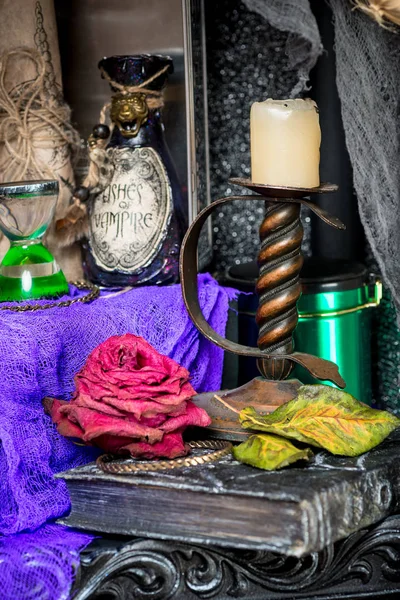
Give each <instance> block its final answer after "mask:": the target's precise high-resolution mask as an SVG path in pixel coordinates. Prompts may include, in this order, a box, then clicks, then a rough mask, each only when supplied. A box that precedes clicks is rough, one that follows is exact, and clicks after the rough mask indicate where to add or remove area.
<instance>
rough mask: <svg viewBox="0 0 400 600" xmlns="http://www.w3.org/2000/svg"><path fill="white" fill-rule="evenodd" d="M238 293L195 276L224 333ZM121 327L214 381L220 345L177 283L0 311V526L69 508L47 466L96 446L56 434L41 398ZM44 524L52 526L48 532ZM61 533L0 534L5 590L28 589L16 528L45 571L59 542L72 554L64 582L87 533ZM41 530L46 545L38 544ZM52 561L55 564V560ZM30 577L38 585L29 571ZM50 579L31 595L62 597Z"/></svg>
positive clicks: (30, 526) (200, 386)
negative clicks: (192, 314)
mask: <svg viewBox="0 0 400 600" xmlns="http://www.w3.org/2000/svg"><path fill="white" fill-rule="evenodd" d="M75 293H77V292H76V291H75ZM236 293H237V292H236V291H234V290H230V289H227V288H221V287H220V286H219V285H218V284H217V283H216V282H215V281H214V280H213V279H212V277H211V276H210V275H201V276H199V300H200V304H201V307H202V310H203V312H204V315H205V317H206V318H207V319H208V321H209V323H210V324H211V325H212V326H213V327H214V329H216V330H217V331H218V332H219V333H221V334H223V333H224V331H225V326H226V321H227V316H228V309H229V301H230V300H231V299H233V298H234V297H235V296H236ZM126 332H130V333H134V334H136V335H141V336H143V337H144V338H145V339H146V340H147V341H148V342H150V343H151V344H152V345H153V346H154V347H155V348H156V349H157V350H158V351H160V352H162V353H164V354H168V355H169V356H170V357H172V358H174V359H175V360H176V361H177V362H179V363H180V364H182V365H183V366H185V367H186V368H187V369H188V370H189V371H190V373H191V376H192V385H193V387H194V388H195V389H196V390H197V391H207V390H213V389H218V388H219V386H220V382H221V374H222V362H223V352H222V351H221V350H220V349H219V348H217V347H215V346H214V345H212V344H211V343H209V342H208V341H207V340H205V339H204V338H203V337H202V336H201V335H200V334H199V332H198V331H197V329H196V328H195V327H194V325H193V324H192V322H191V321H190V318H189V316H188V314H187V312H186V309H185V307H184V304H183V300H182V295H181V289H180V286H179V285H175V286H170V287H164V288H158V287H149V288H138V289H134V290H130V291H128V292H125V293H122V294H118V293H116V294H110V293H106V294H102V296H101V297H100V299H98V300H96V301H94V302H93V303H91V304H87V305H85V304H74V305H72V306H70V307H68V308H53V309H49V310H44V311H38V312H27V313H14V312H9V311H5V312H0V356H1V361H0V534H2V535H10V534H15V533H17V532H20V531H22V530H34V529H35V528H37V527H40V526H41V525H42V524H43V523H45V522H46V521H48V520H49V519H54V518H57V517H59V516H61V515H62V514H63V513H65V512H66V511H67V510H68V508H69V498H68V493H67V489H66V486H65V484H64V482H63V481H60V480H55V479H54V478H53V474H54V473H57V472H60V471H63V470H65V469H68V468H71V467H74V466H77V465H80V464H84V463H86V462H88V461H90V460H92V458H93V451H91V450H90V449H86V448H82V447H78V446H76V445H74V444H73V443H72V442H71V441H70V440H67V439H65V438H62V437H61V436H60V435H59V434H58V433H57V431H56V429H55V427H54V426H53V424H52V423H51V421H50V418H49V417H48V416H46V415H45V414H44V412H43V409H42V405H41V401H42V398H43V397H44V396H47V395H49V396H54V397H58V398H63V399H68V398H70V396H71V393H72V391H73V389H74V384H73V377H74V375H75V374H76V372H77V371H78V370H79V369H80V368H81V367H82V366H83V364H84V362H85V360H86V358H87V356H88V355H89V353H90V352H91V351H92V350H93V349H94V348H95V347H96V346H97V345H98V344H100V343H101V342H103V341H104V340H105V339H107V338H108V337H110V336H111V335H118V334H119V335H121V334H123V333H126ZM48 527H51V528H52V529H51V530H50V533H49V535H46V532H47V531H48V529H46V528H48ZM58 531H59V532H60V534H59V537H57V536H58V533H57V532H58ZM67 533H68V535H67ZM67 533H66V531H65V528H61V527H58V526H56V525H54V526H49V525H46V526H45V527H44V528H42V529H41V530H39V531H37V532H35V533H30V534H26V533H24V534H19V535H11V536H10V537H8V538H0V541H1V545H0V585H1V589H3V590H5V589H7V590H8V593H9V596H8V597H9V598H13V599H14V600H19V599H21V600H22V599H25V598H26V597H28V596H26V594H25V595H24V591H23V590H26V589H28V588H29V585H28V582H27V580H26V578H27V577H30V576H31V575H29V573H31V571H32V569H31V570H29V569H28V568H26V565H25V563H24V561H23V560H19V561H18V560H16V558H15V555H16V553H17V554H18V553H21V552H22V551H23V547H24V542H23V538H22V536H27V535H28V536H30V537H29V544H30V547H31V548H32V547H34V543H35V542H34V540H35V539H37V542H38V553H39V554H40V560H41V561H43V560H45V562H46V560H47V566H46V568H45V567H43V568H42V571H43V573H44V576H46V575H45V574H46V573H47V572H50V571H51V568H50V567H51V562H52V560H53V558H52V555H53V554H54V555H55V556H58V557H59V553H60V547H65V549H66V550H65V555H67V554H68V556H69V560H65V563H64V564H65V569H64V571H62V572H63V573H64V575H65V581H66V582H67V587H69V584H70V583H71V578H72V575H71V573H72V566H71V565H72V563H73V560H76V556H77V553H78V551H79V549H80V548H81V547H83V546H84V545H85V544H86V543H87V541H88V539H89V538H88V536H87V535H84V534H81V533H74V534H73V535H72V533H71V532H67ZM35 536H37V537H36V538H35ZM26 539H28V538H26ZM44 539H45V540H46V544H47V545H46V552H45V553H44V552H42V553H41V552H40V548H41V547H42V546H41V544H42V542H43V540H44ZM60 545H61V546H60ZM63 545H64V546H63ZM52 548H53V550H52ZM74 552H75V554H74ZM74 556H75V558H74ZM44 557H47V559H45V558H44ZM9 560H13V561H14V564H15V565H17V564H19V565H20V567H21V568H20V571H19V572H18V574H16V571H15V569H13V570H10V569H9V568H8V567H7V563H8V562H9ZM54 560H55V559H54ZM59 562H60V561H59ZM61 563H62V561H61ZM48 567H49V568H50V570H49V569H48ZM58 568H61V570H62V567H60V565H58ZM17 575H18V576H17ZM31 583H32V586H36V583H35V581H34V580H33V579H32V582H31ZM58 584H59V582H57V585H58ZM47 585H48V582H46V584H43V588H41V587H40V586H37V587H36V588H35V589H37V590H38V592H37V594H36V595H32V596H29V598H30V597H32V598H37V599H39V598H40V599H42V598H48V599H51V598H62V597H65V596H63V595H62V594H61V595H60V594H59V593H58V591H57V592H56V588H55V587H54V586H53V587H54V589H53V592H54V594H56V595H54V594H53V592H52V594H53V595H52V594H49V593H47V595H43V593H42V592H41V591H40V590H41V589H43V590H46V589H47ZM33 589H34V587H32V590H33ZM65 589H67V588H65ZM40 594H42V595H40Z"/></svg>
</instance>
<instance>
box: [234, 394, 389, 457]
mask: <svg viewBox="0 0 400 600" xmlns="http://www.w3.org/2000/svg"><path fill="white" fill-rule="evenodd" d="M239 418H240V422H241V424H242V426H243V427H244V428H245V429H254V430H257V431H267V432H269V433H274V434H276V435H281V436H283V437H286V438H292V439H295V440H299V441H300V442H305V443H306V444H310V445H312V446H317V447H318V448H325V449H326V450H329V452H332V454H340V455H342V456H358V455H359V454H363V453H364V452H367V451H368V450H371V448H374V447H375V446H377V445H378V444H380V443H381V442H382V441H383V440H384V439H385V438H386V437H387V436H388V435H389V433H391V432H392V431H393V430H394V429H396V427H399V426H400V419H398V418H397V417H395V416H394V415H392V414H390V413H388V412H386V411H383V410H375V409H373V408H370V407H369V406H366V405H365V404H362V403H361V402H358V400H356V399H355V398H353V396H350V394H347V393H346V392H343V391H341V390H338V389H336V388H333V387H330V386H326V385H304V386H302V387H301V388H299V391H298V395H297V397H296V398H294V399H293V400H290V402H287V403H286V404H283V405H282V406H280V407H279V408H278V409H277V410H276V411H275V412H273V413H271V414H269V415H265V416H262V415H259V414H258V413H257V412H256V411H255V410H254V408H252V407H248V408H245V409H244V410H242V411H241V413H240V415H239Z"/></svg>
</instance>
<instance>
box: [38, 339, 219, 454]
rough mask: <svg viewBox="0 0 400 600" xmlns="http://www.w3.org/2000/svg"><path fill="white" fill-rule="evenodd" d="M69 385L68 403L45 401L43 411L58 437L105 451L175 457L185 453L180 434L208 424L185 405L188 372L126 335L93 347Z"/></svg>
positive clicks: (192, 406) (199, 411)
mask: <svg viewBox="0 0 400 600" xmlns="http://www.w3.org/2000/svg"><path fill="white" fill-rule="evenodd" d="M75 384H76V391H75V394H74V396H73V398H72V400H71V402H64V401H62V400H57V399H53V398H45V400H44V406H45V410H46V412H47V413H48V414H50V416H51V418H52V419H53V421H54V422H55V423H56V424H57V429H58V431H59V432H60V433H61V434H62V435H64V436H67V437H74V438H80V439H82V440H84V441H85V442H88V443H91V444H93V445H96V446H99V447H100V448H102V449H104V450H106V451H107V452H112V453H128V452H129V453H130V454H131V455H132V456H135V457H146V458H156V457H166V458H176V457H178V456H183V455H185V454H186V453H187V451H188V448H187V446H186V445H185V444H184V442H183V438H182V432H183V431H184V429H185V428H186V427H188V426H190V425H195V426H200V427H206V426H207V425H209V424H210V423H211V419H210V417H209V416H208V415H207V413H206V412H205V411H204V410H203V409H201V408H198V407H197V406H196V405H195V404H193V402H190V401H189V399H190V398H191V397H192V396H193V395H194V394H195V393H196V392H195V390H194V389H193V388H192V386H191V385H190V383H189V372H188V371H187V370H186V369H185V368H184V367H181V366H180V365H179V364H178V363H176V362H175V361H174V360H172V359H171V358H168V357H167V356H164V355H162V354H160V353H159V352H157V350H155V349H154V348H153V347H152V346H151V345H150V344H149V343H148V342H146V341H145V340H144V339H143V338H141V337H138V336H135V335H132V334H129V333H127V334H125V335H122V336H113V337H111V338H109V339H108V340H106V341H105V342H103V343H102V344H100V346H98V347H97V348H95V350H93V352H92V353H91V354H90V356H89V357H88V359H87V361H86V364H85V366H84V367H83V368H82V369H81V371H80V372H79V373H78V374H77V375H76V377H75Z"/></svg>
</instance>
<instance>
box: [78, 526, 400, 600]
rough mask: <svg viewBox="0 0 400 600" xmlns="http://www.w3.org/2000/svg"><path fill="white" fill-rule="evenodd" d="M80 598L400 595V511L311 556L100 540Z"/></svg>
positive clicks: (88, 556)
mask: <svg viewBox="0 0 400 600" xmlns="http://www.w3.org/2000/svg"><path fill="white" fill-rule="evenodd" d="M72 597H73V599H74V600H89V599H90V600H128V599H129V600H131V599H132V598H135V599H138V600H139V599H144V598H146V599H148V600H194V599H195V598H201V599H204V600H205V599H212V598H218V600H228V599H229V600H232V599H233V598H240V599H243V600H269V599H271V600H274V599H281V600H283V599H287V600H288V599H291V600H300V599H302V600H333V599H335V600H339V599H343V600H344V599H345V598H346V599H347V600H350V599H351V600H357V599H361V598H374V599H375V598H393V599H395V598H400V516H393V517H389V518H388V519H386V520H385V521H383V522H382V523H381V524H379V525H375V526H373V527H371V528H369V529H364V530H361V531H359V532H357V533H355V534H353V535H351V536H350V537H348V538H347V539H346V540H344V541H341V542H338V543H336V544H335V545H334V546H330V547H328V548H326V549H325V550H324V551H322V552H319V553H315V554H311V555H309V556H307V557H304V558H300V559H298V558H293V557H292V558H289V557H285V556H282V555H279V554H274V553H270V552H256V551H238V550H236V551H235V550H226V549H219V548H216V547H207V546H194V545H189V544H181V543H176V542H164V541H157V540H145V539H140V538H135V539H133V540H130V541H121V540H112V539H109V540H107V539H103V540H97V541H95V542H94V543H93V544H91V546H89V547H88V548H87V549H86V550H85V551H84V552H83V553H82V555H81V565H80V568H79V572H78V574H77V580H76V583H75V587H74V589H73V592H72Z"/></svg>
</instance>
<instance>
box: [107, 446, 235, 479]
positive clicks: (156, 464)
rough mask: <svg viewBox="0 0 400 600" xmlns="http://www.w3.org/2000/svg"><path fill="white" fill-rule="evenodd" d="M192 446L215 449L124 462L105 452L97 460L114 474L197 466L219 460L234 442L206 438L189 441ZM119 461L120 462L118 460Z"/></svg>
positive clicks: (227, 452)
mask: <svg viewBox="0 0 400 600" xmlns="http://www.w3.org/2000/svg"><path fill="white" fill-rule="evenodd" d="M189 446H190V447H191V448H200V449H204V450H214V452H210V453H209V454H204V455H202V456H186V457H184V458H173V459H170V460H152V461H148V462H138V463H137V464H135V463H122V464H121V462H119V461H121V460H126V457H124V458H122V459H116V458H115V456H113V455H110V454H103V455H102V456H99V458H98V459H97V460H96V465H97V466H98V467H99V468H100V469H101V470H102V471H104V472H105V473H112V474H114V475H129V474H131V473H144V472H146V471H147V472H149V471H164V470H165V469H177V468H179V467H195V466H197V465H204V464H207V463H210V462H214V461H216V460H219V459H220V458H222V457H224V456H226V455H228V454H230V452H231V449H232V444H231V443H230V442H223V441H220V440H206V441H198V442H189ZM117 461H118V462H117Z"/></svg>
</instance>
